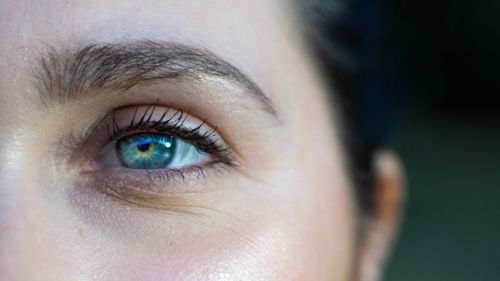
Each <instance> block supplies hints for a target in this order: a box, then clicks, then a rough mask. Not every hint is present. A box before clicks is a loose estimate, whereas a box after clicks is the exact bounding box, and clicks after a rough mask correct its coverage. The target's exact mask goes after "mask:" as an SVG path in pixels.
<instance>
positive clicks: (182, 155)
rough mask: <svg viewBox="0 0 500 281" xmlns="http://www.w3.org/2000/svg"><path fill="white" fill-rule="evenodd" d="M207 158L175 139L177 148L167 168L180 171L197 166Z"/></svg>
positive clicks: (205, 155)
mask: <svg viewBox="0 0 500 281" xmlns="http://www.w3.org/2000/svg"><path fill="white" fill-rule="evenodd" d="M208 158H209V156H208V155H207V154H206V153H203V152H200V151H199V150H198V149H197V148H196V147H195V146H194V145H192V144H190V143H187V142H185V141H182V140H179V139H177V146H176V148H175V151H174V158H173V159H172V161H170V163H169V164H168V167H167V168H171V169H181V168H185V167H189V166H192V165H197V164H200V163H203V162H205V161H207V160H208Z"/></svg>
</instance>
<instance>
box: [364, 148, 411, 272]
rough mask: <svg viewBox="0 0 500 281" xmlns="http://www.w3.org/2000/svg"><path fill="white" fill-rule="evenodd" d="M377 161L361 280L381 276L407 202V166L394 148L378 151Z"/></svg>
mask: <svg viewBox="0 0 500 281" xmlns="http://www.w3.org/2000/svg"><path fill="white" fill-rule="evenodd" d="M373 161H374V176H375V181H374V186H373V188H374V197H375V198H374V209H373V214H371V215H369V216H368V219H367V222H366V224H365V227H364V229H363V231H364V233H365V235H364V239H363V241H362V243H361V249H360V250H361V256H360V272H359V273H360V275H359V277H360V278H359V279H360V281H376V280H380V278H381V274H382V270H383V269H384V266H385V263H386V260H387V257H388V254H389V252H390V249H391V247H392V244H393V242H394V240H395V237H396V235H397V232H398V228H399V223H400V221H401V211H402V206H403V202H404V197H405V192H404V187H405V184H404V176H403V168H402V165H401V162H400V161H399V158H398V156H397V155H396V154H395V153H394V152H391V151H388V150H382V151H379V152H377V153H376V154H375V155H374V158H373Z"/></svg>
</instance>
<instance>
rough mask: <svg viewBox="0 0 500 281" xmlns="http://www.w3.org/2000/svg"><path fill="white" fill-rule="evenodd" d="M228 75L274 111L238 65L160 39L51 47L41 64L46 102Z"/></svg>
mask: <svg viewBox="0 0 500 281" xmlns="http://www.w3.org/2000/svg"><path fill="white" fill-rule="evenodd" d="M202 75H208V76H212V77H222V78H225V79H230V80H232V81H235V82H237V83H238V84H240V85H242V86H243V87H245V88H246V89H247V90H248V91H247V92H248V93H249V95H248V96H249V97H250V98H252V99H254V100H255V101H257V102H258V103H259V104H261V105H262V106H263V109H264V110H265V111H267V112H269V113H271V114H272V115H275V116H276V115H277V114H276V110H275V107H274V105H273V103H272V102H271V100H270V99H269V98H268V97H267V96H266V95H265V94H264V93H263V91H262V90H261V89H260V88H259V86H258V85H257V84H256V83H255V82H253V81H252V80H251V79H250V78H249V77H248V76H246V75H245V74H243V73H242V72H241V71H240V70H239V69H238V68H236V67H235V66H233V65H232V64H230V63H228V62H226V61H225V60H223V59H221V58H219V57H217V56H216V55H215V54H213V53H211V52H210V51H208V50H204V49H199V48H193V47H190V46H187V45H183V44H177V43H170V42H159V41H135V42H125V43H110V44H90V45H88V46H85V47H83V48H81V49H79V50H77V51H71V50H67V49H66V50H57V49H55V48H49V52H47V53H46V54H45V55H42V56H41V60H40V63H39V64H38V65H37V67H36V68H35V77H36V87H37V89H38V90H39V94H40V98H41V100H42V101H43V102H44V103H45V104H49V103H50V102H58V103H65V102H68V101H71V100H75V99H78V98H81V97H86V96H89V95H92V94H94V93H100V92H102V91H103V90H111V89H117V90H127V89H129V88H131V87H133V86H135V85H137V84H139V83H141V82H147V81H154V80H161V79H169V78H170V79H172V78H186V77H187V78H194V79H196V78H199V77H200V76H202Z"/></svg>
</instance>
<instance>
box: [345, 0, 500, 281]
mask: <svg viewBox="0 0 500 281" xmlns="http://www.w3.org/2000/svg"><path fill="white" fill-rule="evenodd" d="M357 3H358V5H357V9H354V11H356V12H355V13H354V14H353V18H354V20H355V21H356V24H357V27H358V28H360V29H361V31H362V34H363V40H362V42H363V46H365V51H364V52H363V53H364V56H363V59H362V60H363V65H364V68H365V70H366V79H365V84H364V87H363V89H364V90H363V91H364V96H365V100H370V97H372V96H377V97H381V96H382V97H383V99H382V102H378V103H371V104H370V105H369V106H368V108H370V109H371V114H373V112H379V114H380V117H379V118H375V119H377V120H378V121H374V124H373V125H372V126H373V127H374V128H377V126H378V125H380V123H381V122H387V121H388V120H392V122H393V123H392V130H391V133H390V134H388V137H387V138H386V140H385V142H387V143H388V144H389V145H392V146H394V147H396V149H397V150H398V152H399V153H400V154H401V156H402V159H403V161H404V163H405V166H406V170H407V177H408V183H409V194H408V202H407V209H406V218H405V222H404V224H403V226H402V229H401V239H400V241H399V243H398V244H397V245H396V246H397V247H396V249H395V252H394V255H393V258H392V260H391V262H390V264H389V268H388V271H387V273H386V277H385V279H384V280H387V281H401V280H403V281H413V280H418V281H421V280H425V281H434V280H436V281H448V280H453V281H461V280H480V281H489V280H492V281H494V280H500V208H499V205H500V204H499V203H500V109H499V104H498V102H497V99H496V96H497V94H498V93H500V78H499V77H498V76H499V75H500V1H498V0H476V1H465V0H406V1H401V0H378V1H377V0H359V1H358V2H357ZM379 100H380V99H379ZM377 122H378V123H377Z"/></svg>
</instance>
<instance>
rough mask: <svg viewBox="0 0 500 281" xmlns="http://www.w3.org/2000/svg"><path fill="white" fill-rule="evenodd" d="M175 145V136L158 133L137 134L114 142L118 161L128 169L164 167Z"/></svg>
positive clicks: (171, 158)
mask: <svg viewBox="0 0 500 281" xmlns="http://www.w3.org/2000/svg"><path fill="white" fill-rule="evenodd" d="M176 147H177V140H176V138H174V137H171V136H166V135H160V134H137V135H132V136H128V137H124V138H122V139H120V140H119V141H117V142H116V152H117V154H118V158H119V159H120V162H121V163H122V165H123V166H125V167H127V168H130V169H162V168H166V167H168V166H169V164H170V163H171V162H172V160H173V158H174V156H175V151H176Z"/></svg>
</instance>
